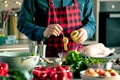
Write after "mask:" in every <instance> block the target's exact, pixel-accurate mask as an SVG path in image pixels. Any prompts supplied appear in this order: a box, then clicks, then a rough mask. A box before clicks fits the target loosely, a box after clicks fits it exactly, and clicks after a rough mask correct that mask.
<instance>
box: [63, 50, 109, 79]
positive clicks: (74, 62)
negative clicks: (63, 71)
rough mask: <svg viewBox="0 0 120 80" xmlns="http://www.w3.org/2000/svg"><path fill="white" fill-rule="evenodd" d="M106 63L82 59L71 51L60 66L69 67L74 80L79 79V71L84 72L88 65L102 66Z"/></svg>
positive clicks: (77, 53)
mask: <svg viewBox="0 0 120 80" xmlns="http://www.w3.org/2000/svg"><path fill="white" fill-rule="evenodd" d="M106 62H107V61H106V60H104V59H99V58H92V57H89V58H88V57H84V56H82V54H80V53H79V52H78V51H77V50H71V51H69V52H68V53H67V56H66V60H65V61H64V62H63V63H62V65H69V66H70V67H71V72H72V73H73V77H74V78H79V77H80V75H79V73H80V71H82V70H86V69H87V68H88V64H101V63H102V64H104V63H106Z"/></svg>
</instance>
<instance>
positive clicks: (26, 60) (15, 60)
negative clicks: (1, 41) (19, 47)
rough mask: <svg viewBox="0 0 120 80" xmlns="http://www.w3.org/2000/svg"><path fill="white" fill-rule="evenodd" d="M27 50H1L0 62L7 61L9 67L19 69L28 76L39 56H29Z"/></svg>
mask: <svg viewBox="0 0 120 80" xmlns="http://www.w3.org/2000/svg"><path fill="white" fill-rule="evenodd" d="M31 55H32V54H31V53H29V52H2V53H0V62H5V63H8V66H9V69H12V70H17V71H21V72H23V73H24V74H25V76H30V75H29V73H28V72H29V71H31V70H32V69H33V68H34V67H35V66H36V65H37V63H38V61H39V56H31Z"/></svg>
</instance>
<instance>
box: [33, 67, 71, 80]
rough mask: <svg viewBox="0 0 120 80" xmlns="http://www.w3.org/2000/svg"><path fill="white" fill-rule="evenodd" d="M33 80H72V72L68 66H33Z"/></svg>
mask: <svg viewBox="0 0 120 80" xmlns="http://www.w3.org/2000/svg"><path fill="white" fill-rule="evenodd" d="M33 76H34V78H33V80H72V78H73V76H72V72H70V67H69V66H60V65H58V66H55V67H53V66H50V67H43V66H39V67H35V68H34V69H33Z"/></svg>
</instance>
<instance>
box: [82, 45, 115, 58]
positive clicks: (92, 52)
mask: <svg viewBox="0 0 120 80" xmlns="http://www.w3.org/2000/svg"><path fill="white" fill-rule="evenodd" d="M114 51H115V49H114V48H112V49H110V48H107V47H105V46H104V44H102V43H94V44H90V45H88V46H85V47H83V48H82V50H81V51H80V53H81V54H83V55H84V56H89V57H106V56H108V55H109V54H111V53H114Z"/></svg>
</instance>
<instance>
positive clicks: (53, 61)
mask: <svg viewBox="0 0 120 80" xmlns="http://www.w3.org/2000/svg"><path fill="white" fill-rule="evenodd" d="M38 64H39V65H42V66H44V67H50V66H58V65H61V64H62V62H61V59H60V58H57V57H53V58H45V59H43V58H40V61H39V63H38Z"/></svg>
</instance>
